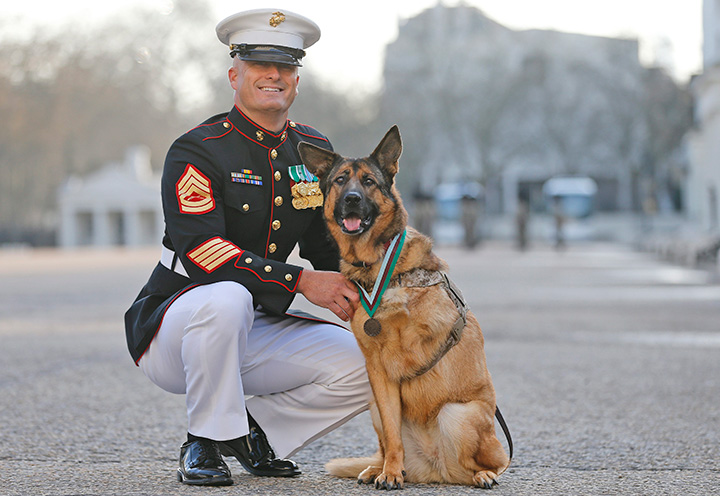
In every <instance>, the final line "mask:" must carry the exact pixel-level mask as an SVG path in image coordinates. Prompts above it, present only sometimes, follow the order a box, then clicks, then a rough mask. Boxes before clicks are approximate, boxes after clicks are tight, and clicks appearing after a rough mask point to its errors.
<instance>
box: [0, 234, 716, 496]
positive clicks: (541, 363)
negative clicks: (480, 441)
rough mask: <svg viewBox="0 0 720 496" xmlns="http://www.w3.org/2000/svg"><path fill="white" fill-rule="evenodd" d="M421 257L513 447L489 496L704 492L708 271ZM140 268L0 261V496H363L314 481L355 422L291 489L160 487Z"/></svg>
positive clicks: (179, 417)
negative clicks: (470, 326)
mask: <svg viewBox="0 0 720 496" xmlns="http://www.w3.org/2000/svg"><path fill="white" fill-rule="evenodd" d="M438 252H439V254H440V255H441V256H442V257H443V258H445V259H446V260H447V261H448V262H449V263H450V265H451V272H450V273H451V276H452V277H453V279H454V280H455V281H456V282H457V284H458V285H459V286H460V288H462V290H463V292H464V293H465V296H466V298H467V300H468V302H469V304H470V305H471V308H473V310H474V311H475V313H476V315H477V317H478V319H479V321H480V323H481V325H482V327H483V330H484V333H485V339H486V351H487V355H488V364H489V367H490V370H491V373H492V374H493V379H494V383H495V387H496V390H497V394H498V403H499V405H500V407H501V408H502V411H503V413H504V415H505V418H506V419H507V421H508V423H509V426H510V429H511V431H512V434H513V438H514V442H515V450H516V451H515V459H514V463H513V466H512V467H511V469H510V470H509V471H508V472H507V473H505V474H504V475H503V476H502V477H501V479H500V482H501V485H500V486H499V487H497V488H495V489H494V490H493V491H492V493H493V494H505V495H550V494H552V495H556V494H578V495H606V494H607V495H615V494H633V495H634V494H652V495H675V494H677V495H680V494H682V495H711V494H720V286H718V284H717V274H710V273H707V272H702V271H695V270H688V269H685V268H678V267H674V266H669V265H666V264H663V263H660V262H657V261H656V260H654V259H653V258H652V256H650V255H647V254H638V253H634V252H632V251H630V250H629V249H626V248H623V247H620V246H615V245H599V244H592V245H577V246H571V247H570V248H569V249H568V250H567V251H565V252H563V253H556V252H554V251H552V250H551V249H549V248H546V247H544V246H534V247H533V248H532V249H531V250H530V251H528V252H526V253H518V252H516V251H514V250H512V248H511V247H509V246H505V245H502V244H484V245H483V246H481V247H480V248H479V249H477V250H475V251H473V252H468V251H464V250H461V249H456V248H442V249H440V250H438ZM157 254H158V253H157V250H142V251H124V250H110V251H82V252H71V253H63V252H55V251H17V252H12V251H10V252H0V282H1V284H0V339H2V346H0V495H39V494H44V495H86V494H88V495H89V494H97V495H160V494H162V495H165V494H167V495H184V494H192V495H200V494H206V493H207V494H213V495H216V494H217V495H220V494H222V495H225V494H227V495H244V494H267V495H274V494H277V495H293V494H314V495H315V494H317V495H326V494H327V495H330V494H333V495H334V494H351V495H360V494H375V493H376V491H375V490H374V489H372V488H371V487H369V486H358V485H356V484H355V483H354V481H351V480H338V479H334V478H332V477H330V476H328V475H327V474H326V473H325V471H324V469H323V464H324V462H325V461H327V460H328V459H330V458H333V457H336V456H355V455H366V454H370V453H372V452H373V451H374V448H375V443H376V441H375V438H374V433H373V430H372V428H371V426H370V422H369V417H368V415H367V414H363V415H360V416H359V417H357V418H356V419H354V420H352V421H351V422H349V423H348V424H346V425H345V426H343V427H341V428H340V429H338V430H336V431H335V432H333V433H331V434H329V435H328V436H326V437H325V438H323V439H321V440H319V441H318V442H316V443H315V444H313V445H311V446H310V447H309V448H307V449H305V450H303V451H302V452H300V453H299V454H298V456H296V457H295V459H296V461H297V462H298V463H299V464H300V466H301V468H302V470H303V472H304V474H303V475H302V476H301V477H299V478H296V479H292V480H286V479H264V478H257V477H253V476H250V475H249V474H247V473H245V472H244V471H243V470H242V468H241V467H240V466H239V465H238V464H237V463H236V462H235V461H234V460H233V461H231V462H230V467H231V469H232V470H233V475H234V478H235V485H233V486H230V487H226V488H193V487H186V486H183V485H181V484H179V483H177V482H176V480H175V475H174V470H175V466H176V463H177V462H176V459H177V454H178V451H179V446H180V444H181V443H182V441H183V437H184V433H185V415H184V399H183V397H182V396H175V395H171V394H169V393H165V392H164V391H162V390H160V389H158V388H157V387H155V386H154V385H153V384H151V383H150V382H149V381H148V380H147V379H145V377H144V376H143V375H142V373H141V372H140V370H139V369H137V368H136V367H135V366H134V365H133V363H132V360H131V359H130V356H129V354H128V353H127V351H126V348H125V343H124V336H123V329H122V314H123V312H124V310H125V308H126V307H127V305H128V304H129V303H130V301H131V300H132V299H133V298H134V296H135V294H136V293H137V291H139V289H140V287H141V285H142V283H143V282H144V281H145V279H146V277H147V276H148V274H149V272H150V270H151V268H152V266H153V265H154V263H155V260H156V257H157ZM299 306H300V307H301V308H305V309H307V308H308V307H307V304H306V303H303V302H300V303H299ZM404 491H405V493H412V494H420V495H445V494H460V495H461V494H477V493H476V492H475V491H476V490H474V489H472V488H468V487H460V486H448V485H426V484H407V485H406V488H405V490H404Z"/></svg>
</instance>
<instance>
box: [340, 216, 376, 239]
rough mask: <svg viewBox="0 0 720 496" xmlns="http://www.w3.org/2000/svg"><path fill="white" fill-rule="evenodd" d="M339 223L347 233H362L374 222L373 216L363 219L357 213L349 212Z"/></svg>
mask: <svg viewBox="0 0 720 496" xmlns="http://www.w3.org/2000/svg"><path fill="white" fill-rule="evenodd" d="M339 224H340V228H341V229H342V231H343V232H344V233H345V234H360V233H362V232H364V231H365V229H367V228H368V227H369V226H370V224H372V218H366V219H361V218H360V216H359V215H357V214H349V215H348V216H347V217H345V218H343V219H342V221H341V222H339Z"/></svg>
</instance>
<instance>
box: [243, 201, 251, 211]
mask: <svg viewBox="0 0 720 496" xmlns="http://www.w3.org/2000/svg"><path fill="white" fill-rule="evenodd" d="M242 208H243V210H244V211H245V212H247V211H248V210H250V205H248V204H247V203H246V204H245V205H243V207H242Z"/></svg>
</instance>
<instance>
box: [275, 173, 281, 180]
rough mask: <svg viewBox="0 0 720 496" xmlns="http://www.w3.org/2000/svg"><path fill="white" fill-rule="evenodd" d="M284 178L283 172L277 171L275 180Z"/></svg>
mask: <svg viewBox="0 0 720 496" xmlns="http://www.w3.org/2000/svg"><path fill="white" fill-rule="evenodd" d="M280 179H282V173H281V172H280V171H275V180H276V181H279V180H280Z"/></svg>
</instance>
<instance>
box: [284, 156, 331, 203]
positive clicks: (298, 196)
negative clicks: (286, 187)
mask: <svg viewBox="0 0 720 496" xmlns="http://www.w3.org/2000/svg"><path fill="white" fill-rule="evenodd" d="M288 174H289V175H290V193H292V197H293V199H292V205H293V207H295V209H297V210H303V209H306V208H312V209H315V208H316V207H320V206H322V204H323V194H322V191H320V182H319V180H318V178H317V177H316V176H315V175H313V174H311V173H310V171H309V170H307V168H306V167H305V165H304V164H299V165H291V166H290V167H288Z"/></svg>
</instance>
